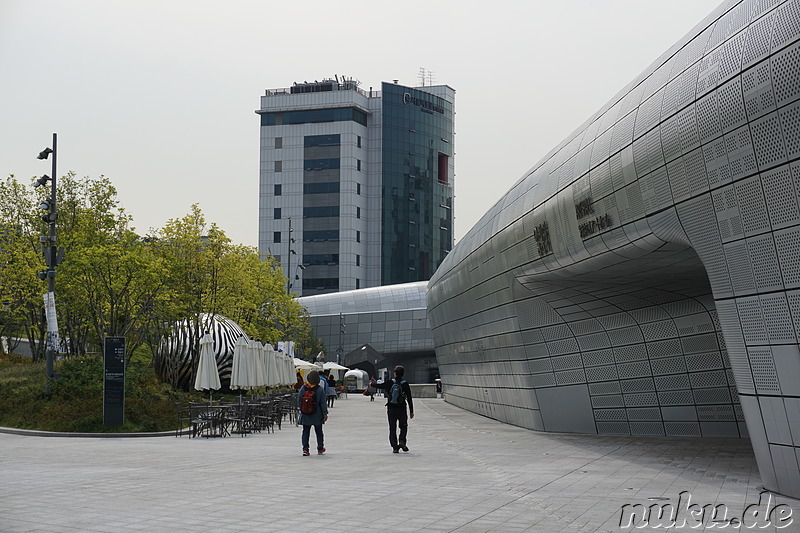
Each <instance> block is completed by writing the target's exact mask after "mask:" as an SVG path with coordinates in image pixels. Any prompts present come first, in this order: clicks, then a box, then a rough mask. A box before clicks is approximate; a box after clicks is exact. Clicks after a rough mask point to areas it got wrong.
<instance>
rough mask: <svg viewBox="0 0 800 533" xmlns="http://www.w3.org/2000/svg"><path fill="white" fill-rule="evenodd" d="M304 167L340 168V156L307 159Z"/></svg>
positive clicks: (309, 168) (311, 168)
mask: <svg viewBox="0 0 800 533" xmlns="http://www.w3.org/2000/svg"><path fill="white" fill-rule="evenodd" d="M303 168H304V169H306V170H331V169H335V168H339V158H338V157H329V158H326V159H306V160H305V161H303Z"/></svg>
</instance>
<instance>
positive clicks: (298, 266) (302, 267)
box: [286, 217, 306, 295]
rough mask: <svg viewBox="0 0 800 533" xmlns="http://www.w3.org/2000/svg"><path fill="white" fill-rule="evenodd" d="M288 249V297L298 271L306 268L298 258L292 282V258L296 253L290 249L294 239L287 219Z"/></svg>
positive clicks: (290, 224)
mask: <svg viewBox="0 0 800 533" xmlns="http://www.w3.org/2000/svg"><path fill="white" fill-rule="evenodd" d="M288 241H289V242H288V248H289V253H288V254H286V294H287V295H289V294H291V293H292V286H293V285H294V280H299V279H300V274H299V272H298V270H305V269H306V267H305V266H304V265H303V262H302V261H301V260H300V259H299V258H298V259H297V267H296V268H295V269H294V280H292V256H293V255H297V252H296V251H295V250H294V248H292V244H294V243H295V240H294V237H292V219H291V217H289V239H288Z"/></svg>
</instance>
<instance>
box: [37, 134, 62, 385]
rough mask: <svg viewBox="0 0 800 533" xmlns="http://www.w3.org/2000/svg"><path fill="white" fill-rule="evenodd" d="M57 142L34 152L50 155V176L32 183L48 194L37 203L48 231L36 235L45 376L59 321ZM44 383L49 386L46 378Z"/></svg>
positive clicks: (55, 138)
mask: <svg viewBox="0 0 800 533" xmlns="http://www.w3.org/2000/svg"><path fill="white" fill-rule="evenodd" d="M57 142H58V136H57V135H56V134H55V133H54V134H53V147H52V148H45V149H44V150H42V151H41V152H39V155H38V156H37V159H42V160H44V159H47V158H48V157H50V156H51V155H52V158H51V163H52V170H51V173H50V176H47V175H44V176H42V177H41V178H39V179H37V180H36V182H35V183H34V184H33V186H34V187H39V186H41V185H45V184H47V182H48V181H49V182H50V197H49V198H47V199H45V200H44V201H43V202H42V203H41V204H40V205H39V208H40V209H44V210H46V211H47V212H46V213H45V214H44V215H42V220H43V221H44V222H46V223H47V224H48V225H49V226H50V232H49V235H43V236H41V237H39V241H40V242H41V243H42V252H43V254H44V259H45V263H46V264H47V270H43V271H41V272H39V274H38V276H39V279H41V280H45V279H46V280H47V292H48V294H47V295H46V296H45V302H46V306H47V309H46V316H47V350H46V352H45V374H46V375H47V377H48V378H53V377H54V372H53V362H54V359H55V353H56V351H57V350H58V346H57V344H58V325H57V322H56V315H55V293H56V266H57V265H58V263H59V257H58V256H59V250H58V246H57V243H56V219H57V218H58V214H57V213H56V150H57ZM47 387H48V390H49V379H48V385H47Z"/></svg>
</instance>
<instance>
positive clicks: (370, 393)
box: [364, 376, 375, 402]
mask: <svg viewBox="0 0 800 533" xmlns="http://www.w3.org/2000/svg"><path fill="white" fill-rule="evenodd" d="M373 381H375V377H374V376H373V377H372V379H371V380H370V382H369V384H368V385H367V390H365V391H364V395H365V396H369V401H371V402H374V401H375V386H374V385H373V384H372V382H373Z"/></svg>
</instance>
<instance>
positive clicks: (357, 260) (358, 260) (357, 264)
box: [356, 254, 361, 267]
mask: <svg viewBox="0 0 800 533" xmlns="http://www.w3.org/2000/svg"><path fill="white" fill-rule="evenodd" d="M356 266H357V267H360V266H361V256H360V255H358V254H356Z"/></svg>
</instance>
